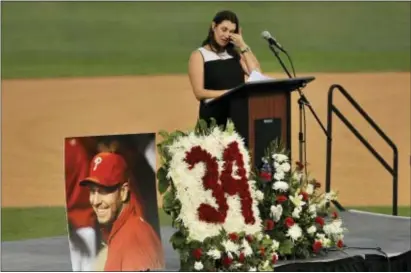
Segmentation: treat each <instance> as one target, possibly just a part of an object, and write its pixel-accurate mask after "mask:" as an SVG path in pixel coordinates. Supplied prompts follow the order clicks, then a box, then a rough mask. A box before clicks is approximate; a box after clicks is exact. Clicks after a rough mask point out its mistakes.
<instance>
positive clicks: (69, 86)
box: [2, 73, 411, 207]
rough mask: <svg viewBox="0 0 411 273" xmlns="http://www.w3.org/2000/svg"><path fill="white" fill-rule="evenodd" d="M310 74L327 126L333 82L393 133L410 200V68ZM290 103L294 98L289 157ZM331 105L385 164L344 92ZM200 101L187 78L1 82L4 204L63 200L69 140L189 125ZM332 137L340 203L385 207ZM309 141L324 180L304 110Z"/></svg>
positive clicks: (365, 155)
mask: <svg viewBox="0 0 411 273" xmlns="http://www.w3.org/2000/svg"><path fill="white" fill-rule="evenodd" d="M310 75H313V76H315V77H316V80H315V81H314V82H312V83H311V84H310V85H309V86H308V87H307V88H306V89H305V93H306V95H307V97H308V99H309V100H310V102H311V103H312V105H313V106H314V108H315V110H316V111H317V113H318V115H319V117H320V119H321V120H322V121H323V122H324V124H325V123H326V106H327V92H328V88H329V87H330V85H331V84H334V83H337V84H341V85H342V86H343V87H345V88H346V89H347V90H349V92H350V94H351V95H353V97H354V98H355V99H356V100H357V101H358V102H359V103H360V104H361V105H362V107H363V108H364V109H365V110H366V111H367V112H368V113H369V114H370V115H371V117H372V118H373V119H374V120H375V121H376V122H377V123H378V124H379V126H380V127H381V128H382V129H383V130H384V131H385V132H386V133H387V135H388V136H389V137H391V138H392V140H393V141H394V143H395V144H396V145H397V146H398V149H399V155H400V156H399V168H400V175H399V185H400V186H399V203H400V204H402V205H407V204H410V139H411V137H410V93H411V90H410V73H383V74H317V73H312V74H310ZM272 76H278V75H272ZM281 76H282V75H281ZM300 76H303V75H300ZM296 101H297V94H294V95H293V109H292V111H293V117H292V130H293V131H292V132H293V133H292V140H293V148H294V149H293V155H294V157H295V158H297V155H298V150H297V148H298V138H297V133H298V105H297V103H296ZM336 102H337V105H338V106H339V107H340V108H341V109H342V112H343V113H344V114H346V116H348V117H349V118H350V120H351V121H352V123H353V124H354V125H355V126H356V127H357V128H359V131H360V132H362V133H363V135H364V136H365V137H366V138H367V139H368V140H369V141H370V142H371V144H373V145H375V146H376V147H377V150H378V151H379V152H380V153H381V154H382V155H383V156H384V157H385V158H386V159H387V160H389V163H390V164H391V159H392V155H391V152H390V150H389V149H388V146H387V145H386V144H385V143H384V142H383V141H382V140H381V139H380V137H379V136H378V135H377V134H376V133H375V132H374V131H373V130H372V129H371V128H370V127H369V126H368V125H367V124H366V122H365V121H363V120H362V119H361V118H360V116H359V115H358V114H356V113H355V111H354V110H353V109H352V107H351V106H350V105H349V104H348V103H347V102H346V101H344V100H342V99H341V96H339V95H338V96H336ZM197 107H198V104H197V102H196V101H195V99H194V97H193V95H192V93H191V89H190V85H189V81H188V78H187V76H147V77H142V76H140V77H112V78H91V79H89V78H87V79H85V78H84V79H47V80H41V79H37V80H3V81H2V206H4V207H9V206H17V207H22V206H47V205H64V203H65V197H64V182H63V171H64V169H63V168H64V164H63V140H64V138H65V137H67V136H89V135H103V134H121V133H139V132H158V131H159V130H160V129H165V130H176V129H187V128H190V127H192V126H193V125H194V123H195V120H196V117H197ZM333 139H334V146H333V147H334V150H333V152H334V158H333V174H332V187H333V189H335V190H338V191H339V192H340V200H341V202H342V203H343V204H344V205H389V204H391V196H392V195H391V192H392V191H391V178H390V176H389V175H388V173H387V172H386V171H385V169H384V168H383V167H382V166H381V165H380V164H379V163H378V161H377V160H376V159H375V158H374V157H373V156H372V155H371V154H370V153H369V152H368V151H367V150H366V148H365V147H363V146H362V144H361V143H360V142H359V141H358V140H357V139H356V138H355V137H354V136H353V135H352V134H351V132H349V130H348V129H347V128H345V127H344V125H343V124H342V123H341V122H339V121H338V122H336V123H335V126H334V136H333ZM307 141H308V147H307V148H308V161H309V162H310V164H311V165H310V170H311V173H312V174H313V175H314V176H315V177H317V178H318V179H319V180H321V181H324V177H325V149H326V138H325V136H324V135H323V133H322V131H321V129H320V127H319V126H318V125H317V123H316V122H315V120H314V118H313V116H312V115H311V113H310V112H308V109H307Z"/></svg>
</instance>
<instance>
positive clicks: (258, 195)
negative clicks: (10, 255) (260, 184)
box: [255, 190, 264, 201]
mask: <svg viewBox="0 0 411 273" xmlns="http://www.w3.org/2000/svg"><path fill="white" fill-rule="evenodd" d="M255 198H256V199H257V201H263V200H264V193H263V192H262V191H260V190H256V191H255Z"/></svg>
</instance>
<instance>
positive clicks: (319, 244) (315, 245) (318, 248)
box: [313, 241, 323, 253]
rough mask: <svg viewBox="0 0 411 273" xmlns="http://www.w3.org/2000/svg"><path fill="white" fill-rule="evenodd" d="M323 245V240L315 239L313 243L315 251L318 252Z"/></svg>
mask: <svg viewBox="0 0 411 273" xmlns="http://www.w3.org/2000/svg"><path fill="white" fill-rule="evenodd" d="M322 247H323V244H322V243H321V241H315V242H314V244H313V251H314V252H315V253H318V252H319V251H320V250H321V248H322Z"/></svg>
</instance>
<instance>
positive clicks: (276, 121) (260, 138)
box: [248, 92, 291, 166]
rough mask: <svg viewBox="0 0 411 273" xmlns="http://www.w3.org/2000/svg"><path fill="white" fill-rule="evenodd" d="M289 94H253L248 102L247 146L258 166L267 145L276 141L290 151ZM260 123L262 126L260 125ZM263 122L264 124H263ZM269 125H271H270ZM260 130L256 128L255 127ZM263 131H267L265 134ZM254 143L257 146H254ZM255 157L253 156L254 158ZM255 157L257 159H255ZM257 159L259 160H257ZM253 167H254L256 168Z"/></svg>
mask: <svg viewBox="0 0 411 273" xmlns="http://www.w3.org/2000/svg"><path fill="white" fill-rule="evenodd" d="M290 97H291V95H290V93H289V92H277V93H275V94H267V93H260V94H255V95H254V96H252V97H250V98H249V100H248V126H249V128H248V131H249V138H248V145H249V148H250V150H251V151H252V152H253V155H252V156H253V162H254V163H255V164H256V165H259V162H260V159H261V156H262V155H264V153H265V150H266V148H268V144H269V143H270V142H271V141H273V140H275V139H278V140H280V141H282V142H283V143H284V144H285V146H286V148H287V149H291V139H290V138H291V128H290V127H291V105H290V104H291V101H290ZM261 122H262V124H260V123H261ZM264 122H266V123H265V124H264ZM270 123H272V124H271V125H270ZM257 124H258V126H260V127H261V128H256V125H257ZM265 130H269V131H267V132H265ZM256 142H258V143H259V144H258V145H256ZM254 155H255V156H254ZM256 157H257V158H256ZM258 157H259V158H258ZM256 165H254V166H256Z"/></svg>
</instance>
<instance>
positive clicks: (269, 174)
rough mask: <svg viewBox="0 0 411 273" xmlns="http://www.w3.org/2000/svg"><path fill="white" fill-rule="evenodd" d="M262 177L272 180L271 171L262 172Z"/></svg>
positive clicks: (265, 179)
mask: <svg viewBox="0 0 411 273" xmlns="http://www.w3.org/2000/svg"><path fill="white" fill-rule="evenodd" d="M260 178H261V179H262V180H264V181H270V180H271V173H269V172H264V171H263V172H261V173H260Z"/></svg>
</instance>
